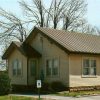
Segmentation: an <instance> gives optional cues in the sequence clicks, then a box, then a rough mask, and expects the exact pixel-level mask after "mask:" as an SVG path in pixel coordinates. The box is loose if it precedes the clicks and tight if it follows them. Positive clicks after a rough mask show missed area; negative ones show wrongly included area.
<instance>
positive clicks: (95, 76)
mask: <svg viewBox="0 0 100 100" xmlns="http://www.w3.org/2000/svg"><path fill="white" fill-rule="evenodd" d="M84 59H89V60H96V75H84V74H83V67H84V66H83V60H84ZM81 71H82V72H81V73H82V78H97V59H96V57H82V70H81Z"/></svg>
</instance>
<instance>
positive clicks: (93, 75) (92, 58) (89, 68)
mask: <svg viewBox="0 0 100 100" xmlns="http://www.w3.org/2000/svg"><path fill="white" fill-rule="evenodd" d="M84 60H89V67H88V70H89V74H87V75H85V74H84ZM92 61H95V62H96V65H95V66H94V67H91V65H92V63H91V62H92ZM86 68H87V67H86ZM92 68H95V72H94V73H96V74H91V71H90V70H91V69H92ZM82 77H97V59H96V58H95V57H84V58H83V59H82Z"/></svg>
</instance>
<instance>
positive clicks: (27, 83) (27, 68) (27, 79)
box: [27, 58, 29, 85]
mask: <svg viewBox="0 0 100 100" xmlns="http://www.w3.org/2000/svg"><path fill="white" fill-rule="evenodd" d="M28 61H29V58H27V85H28V71H29V70H28Z"/></svg>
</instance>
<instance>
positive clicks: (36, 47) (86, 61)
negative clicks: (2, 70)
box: [2, 27, 100, 89]
mask: <svg viewBox="0 0 100 100" xmlns="http://www.w3.org/2000/svg"><path fill="white" fill-rule="evenodd" d="M2 58H3V59H6V60H7V61H8V72H9V76H10V78H11V84H17V85H32V84H33V83H35V81H36V79H38V78H39V76H40V75H41V72H42V73H43V74H44V80H45V81H48V82H52V81H61V82H63V83H64V84H65V85H66V86H67V87H70V89H71V88H75V87H77V88H80V87H81V88H82V87H83V88H87V87H88V88H89V87H90V88H91V87H96V86H97V87H98V86H100V36H96V35H90V34H81V33H74V32H66V31H62V30H56V29H49V28H36V27H35V28H34V29H33V30H32V31H31V33H30V35H29V36H28V38H27V39H26V40H25V41H24V42H23V43H19V42H12V43H11V45H10V46H9V47H8V49H7V50H6V52H5V53H4V55H3V57H2ZM88 88H87V89H88Z"/></svg>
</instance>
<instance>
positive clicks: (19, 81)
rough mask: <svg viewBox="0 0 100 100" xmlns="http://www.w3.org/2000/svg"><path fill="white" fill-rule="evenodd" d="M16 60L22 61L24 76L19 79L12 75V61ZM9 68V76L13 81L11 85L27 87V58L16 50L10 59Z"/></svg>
mask: <svg viewBox="0 0 100 100" xmlns="http://www.w3.org/2000/svg"><path fill="white" fill-rule="evenodd" d="M14 59H19V60H20V61H22V76H19V77H17V76H13V75H12V61H13V60H14ZM8 66H9V76H10V78H11V79H12V80H11V84H20V85H21V84H22V85H27V58H26V57H25V56H23V55H22V54H21V53H20V52H19V51H18V50H16V49H15V50H14V51H13V52H12V54H11V55H10V57H9V59H8Z"/></svg>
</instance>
